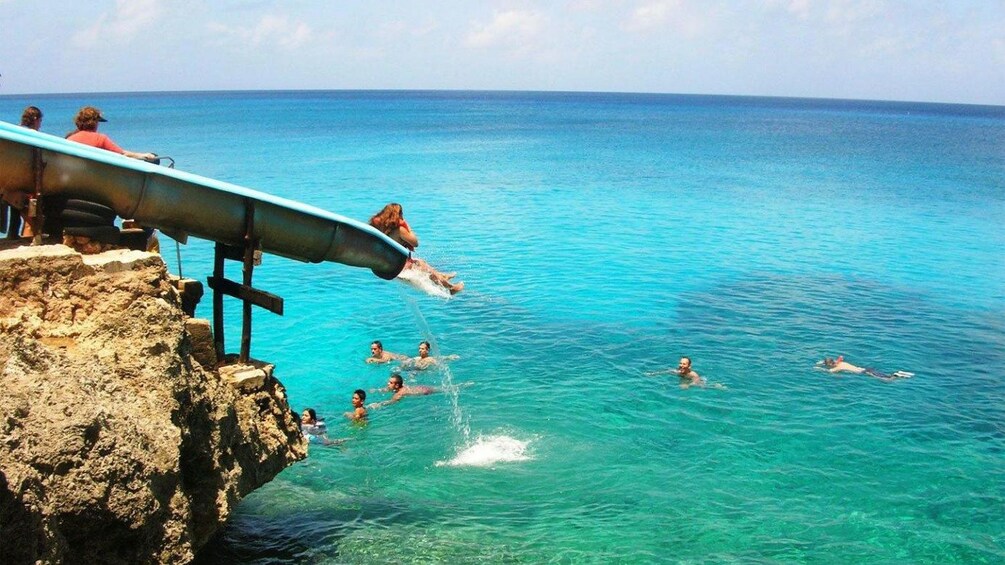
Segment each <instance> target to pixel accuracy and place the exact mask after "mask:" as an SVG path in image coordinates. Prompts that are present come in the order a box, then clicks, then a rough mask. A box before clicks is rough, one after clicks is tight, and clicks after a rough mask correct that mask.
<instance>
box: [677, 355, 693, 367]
mask: <svg viewBox="0 0 1005 565" xmlns="http://www.w3.org/2000/svg"><path fill="white" fill-rule="evenodd" d="M690 367H691V358H690V357H681V358H680V363H678V364H677V368H678V369H687V368H690Z"/></svg>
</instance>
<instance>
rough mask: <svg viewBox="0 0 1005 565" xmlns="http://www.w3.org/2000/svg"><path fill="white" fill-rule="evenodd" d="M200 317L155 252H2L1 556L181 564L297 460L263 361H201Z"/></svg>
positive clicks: (302, 451)
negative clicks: (234, 364) (228, 376)
mask: <svg viewBox="0 0 1005 565" xmlns="http://www.w3.org/2000/svg"><path fill="white" fill-rule="evenodd" d="M202 326H204V324H199V323H195V324H193V323H192V321H191V320H186V318H185V316H184V315H183V314H182V311H181V307H180V302H179V299H178V296H177V293H176V292H175V290H174V287H173V286H172V285H171V283H170V281H169V279H168V274H167V270H166V268H165V266H164V263H163V262H162V261H161V259H160V257H159V256H158V255H151V254H146V253H140V252H131V251H111V252H106V253H103V254H100V255H96V256H81V255H80V254H78V253H76V252H74V251H73V250H71V249H69V248H67V247H63V246H61V245H53V246H41V247H32V248H18V249H12V250H6V251H0V563H34V562H36V561H43V562H47V563H150V562H159V563H184V562H187V561H190V560H192V559H193V557H194V553H195V551H196V550H197V549H198V548H199V547H200V546H202V545H203V544H204V543H205V542H206V541H207V540H208V539H209V537H210V536H211V535H212V534H213V532H214V531H215V530H216V528H217V527H218V526H219V525H220V524H222V523H223V521H225V520H226V519H227V517H228V515H229V514H230V512H231V511H232V510H233V509H234V507H235V505H236V504H237V502H238V501H239V500H240V499H241V498H242V497H244V496H245V495H247V494H248V493H249V492H251V491H252V490H254V489H255V488H258V487H259V486H261V485H263V484H264V483H266V482H268V481H270V480H271V479H272V478H273V477H274V476H275V475H276V474H278V473H279V472H280V471H281V470H283V469H284V468H285V467H287V466H288V465H290V464H292V463H293V462H295V461H297V460H299V459H303V458H304V457H305V456H306V453H307V446H306V443H305V442H304V439H303V436H302V435H301V434H300V431H299V428H298V427H297V424H296V422H295V421H294V420H293V415H292V414H291V413H290V409H289V405H288V404H287V401H286V395H285V390H284V389H283V387H282V385H281V384H280V383H279V382H278V381H276V379H274V378H272V376H271V371H269V372H268V375H266V377H265V378H262V379H258V380H256V381H255V382H254V383H252V385H251V386H248V385H245V386H243V387H235V386H231V385H230V384H228V383H227V382H225V381H224V380H222V379H221V377H220V375H219V373H218V371H217V370H216V369H215V368H213V367H210V366H202V365H200V361H199V360H202V361H203V362H207V355H208V354H207V353H206V344H205V343H204V341H205V340H206V339H207V337H206V336H207V335H208V334H207V332H206V331H204V330H205V328H202ZM188 328H202V329H201V330H199V331H190V330H189V329H188ZM194 334H195V335H194ZM209 350H210V351H212V345H211V344H210V345H209ZM200 351H201V352H202V353H201V354H200V353H199V352H200ZM194 352H195V353H196V354H195V355H193V353H194ZM209 355H210V356H211V354H209Z"/></svg>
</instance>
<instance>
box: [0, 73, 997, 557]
mask: <svg viewBox="0 0 1005 565" xmlns="http://www.w3.org/2000/svg"><path fill="white" fill-rule="evenodd" d="M30 103H33V104H37V105H39V106H40V107H42V109H43V111H44V112H45V116H46V117H45V122H44V124H43V130H44V131H48V132H51V133H57V134H62V133H64V132H66V131H68V130H69V129H71V128H72V123H71V122H72V117H73V115H74V113H75V111H76V110H77V109H78V108H79V107H80V106H82V105H85V104H93V105H96V106H98V107H100V108H101V109H102V110H103V111H104V112H105V114H106V115H107V117H108V118H109V120H110V121H109V122H108V123H107V124H103V125H102V131H103V132H105V133H108V134H109V135H111V136H112V138H113V139H115V140H116V142H118V143H119V144H120V145H122V146H123V147H125V148H127V149H132V150H137V151H140V150H142V151H154V152H157V153H159V154H162V155H170V156H171V157H173V158H174V159H175V160H176V162H177V165H178V167H179V168H180V169H183V170H186V171H190V172H193V173H197V174H202V175H206V176H210V177H214V178H219V179H222V180H226V181H230V182H234V183H237V184H241V185H245V186H249V187H251V188H256V189H259V190H263V191H266V192H270V193H273V194H277V195H280V196H284V197H288V198H292V199H296V200H300V201H303V202H307V203H309V204H313V205H317V206H320V207H322V208H325V209H328V210H331V211H334V212H337V213H340V214H344V215H347V216H350V217H354V218H357V219H361V220H364V221H365V220H366V219H367V218H369V216H370V215H371V214H373V213H374V212H376V211H377V210H379V209H380V208H381V207H382V206H383V205H384V204H385V203H387V202H391V201H396V202H400V203H401V204H402V205H403V206H404V210H405V215H406V217H407V218H408V220H409V222H410V224H411V225H412V227H413V228H414V230H415V231H416V233H417V234H418V235H419V237H420V238H421V246H420V247H419V252H420V255H421V256H422V257H424V258H426V259H427V260H428V261H430V262H431V263H432V264H433V265H436V266H438V267H441V268H442V269H444V270H451V271H457V273H458V277H457V278H458V280H463V281H464V282H465V283H466V285H467V287H466V290H465V291H464V292H463V293H461V294H459V295H457V296H456V297H454V298H450V299H448V298H444V297H442V296H435V295H429V294H426V293H424V292H422V291H421V290H418V289H416V288H414V287H412V286H409V285H406V284H403V283H401V282H398V281H391V282H387V281H382V280H379V279H377V278H376V277H374V276H373V275H372V274H371V273H370V272H369V271H366V270H363V269H354V268H350V267H346V266H343V265H338V264H332V263H328V264H321V265H308V264H301V263H298V262H294V261H290V260H287V259H282V258H277V257H269V256H267V257H266V258H265V261H264V264H263V265H262V266H261V267H260V268H259V269H257V270H256V272H255V286H257V287H259V288H261V289H263V290H267V291H270V292H273V293H276V294H279V295H280V296H282V297H284V298H285V300H286V314H285V316H282V317H279V316H274V315H272V314H270V313H268V312H265V311H261V310H259V311H257V312H256V313H255V319H254V339H253V344H252V354H253V356H254V357H256V358H260V359H265V360H269V361H271V362H274V363H275V364H276V367H277V368H276V375H277V377H278V378H279V379H280V380H281V381H282V382H283V383H284V384H285V385H286V387H287V390H288V393H289V397H290V400H291V404H292V405H293V407H294V408H295V409H297V410H298V411H299V410H302V409H303V408H305V407H314V408H315V409H317V411H318V412H319V414H320V415H321V416H322V417H324V418H325V419H326V420H327V423H328V428H329V435H330V436H331V437H333V438H345V439H346V441H345V443H344V444H343V445H341V446H340V447H322V446H315V445H312V446H311V452H310V457H309V458H308V459H307V460H305V461H303V462H301V463H298V464H296V465H294V466H293V467H291V468H289V469H287V470H286V471H284V472H283V473H282V474H280V475H279V476H278V477H276V479H275V480H273V481H272V482H271V483H269V484H268V485H266V486H264V487H263V488H261V489H260V490H258V491H256V492H255V493H253V494H252V495H250V496H249V497H248V498H247V499H245V501H244V502H242V504H241V505H240V506H239V508H238V510H237V512H236V513H235V514H234V515H233V516H232V517H231V520H230V522H229V523H228V525H227V526H226V527H225V528H224V529H223V530H222V531H221V533H220V535H219V536H218V537H217V538H216V539H215V540H214V541H213V542H212V543H211V544H210V545H209V546H208V547H207V548H206V549H205V551H204V552H203V554H202V555H201V556H200V562H204V563H388V562H392V563H399V562H400V563H410V562H421V563H435V562H448V561H449V562H455V563H472V562H478V563H612V562H614V563H649V562H683V563H699V562H701V563H706V562H708V563H719V562H744V563H747V562H760V563H1001V562H1003V561H1005V534H1003V532H1005V260H1003V258H1005V253H1003V251H1002V250H1003V249H1005V108H1002V107H975V106H952V105H934V104H911V103H884V102H855V101H829V100H795V99H771V98H738V97H712V96H671V95H641V94H562V93H553V94H543V93H485V92H235V93H164V94H123V95H117V94H107V95H93V94H92V95H58V96H39V97H23V96H16V97H15V96H6V97H0V115H2V117H3V119H5V120H8V121H16V120H17V118H18V116H19V115H20V111H21V109H22V108H23V106H24V105H27V104H30ZM162 250H163V253H164V256H165V259H166V261H167V262H168V264H169V267H170V269H171V270H172V271H173V272H176V273H177V272H178V271H179V269H181V270H182V271H183V273H184V275H185V276H188V277H195V278H200V279H205V277H206V276H207V275H208V274H209V273H210V271H211V269H212V248H211V245H210V244H209V243H207V242H201V241H191V242H190V243H189V244H188V245H185V246H180V247H179V248H178V249H177V250H176V247H175V245H174V243H173V242H172V241H170V240H167V239H166V238H163V236H162ZM179 253H180V257H181V262H180V263H179V261H178V258H177V257H178V254H179ZM239 272H240V269H239V266H238V265H237V264H236V263H233V264H229V265H228V274H229V275H230V276H231V277H232V278H236V277H238V276H239ZM210 308H211V304H210V300H208V298H207V299H204V301H203V304H202V305H200V307H199V311H198V314H199V315H201V316H203V317H211V310H210ZM227 318H228V326H227V329H228V332H229V333H228V336H227V337H228V342H227V345H228V350H230V351H236V350H237V349H238V347H239V335H240V307H239V305H238V304H237V303H236V301H234V300H229V301H228V305H227ZM374 339H380V340H382V341H383V343H384V345H385V347H386V348H387V349H388V350H390V351H395V352H403V353H409V354H413V355H414V354H415V351H416V348H417V344H418V342H419V341H421V340H423V339H428V340H430V341H432V342H433V345H434V353H436V354H441V355H447V354H456V355H459V356H460V359H458V360H456V361H453V362H451V363H449V364H447V365H446V366H445V368H442V369H436V370H429V371H425V372H420V373H408V372H406V373H405V375H406V377H407V378H408V379H409V380H410V381H414V382H415V383H418V384H427V385H433V386H437V387H442V388H443V390H444V391H443V392H442V393H440V394H435V395H431V396H427V397H418V398H406V399H405V400H403V401H402V402H400V403H398V404H396V405H393V406H389V407H386V408H382V409H379V410H372V411H371V413H370V422H369V424H368V425H367V426H365V427H362V428H360V427H354V426H351V425H349V424H348V423H345V421H344V420H343V419H342V416H341V414H342V412H344V411H346V410H348V409H349V408H350V398H351V396H352V391H353V390H354V389H356V388H364V389H371V388H375V387H379V386H382V385H383V384H384V383H385V382H386V380H387V377H388V375H389V374H390V369H391V368H390V367H389V366H386V365H385V366H371V365H366V364H365V363H364V362H363V360H364V358H365V357H366V356H367V355H368V347H369V343H370V342H371V341H372V340H374ZM837 354H844V355H845V357H846V358H847V359H848V360H849V361H851V362H853V363H856V364H859V365H863V366H873V367H876V368H879V369H881V370H885V371H894V370H898V369H901V370H907V371H912V372H914V373H915V376H914V377H913V378H911V379H906V380H898V381H894V382H883V381H880V380H876V379H871V378H868V377H865V376H859V375H846V376H839V377H836V376H833V375H830V374H828V373H826V372H823V371H820V370H816V369H814V363H815V362H816V361H817V360H819V359H821V358H823V357H824V356H825V355H828V356H834V355H837ZM684 355H688V356H690V357H691V358H692V359H693V361H694V367H695V369H696V370H697V371H698V372H699V373H701V374H702V375H703V376H704V377H706V378H707V379H708V381H709V382H710V383H712V384H717V385H721V386H722V387H724V388H713V387H710V388H705V389H701V388H689V389H682V388H680V387H679V386H678V385H679V383H678V382H677V379H676V378H671V377H667V376H665V375H664V376H657V377H654V376H647V375H646V372H648V371H655V370H659V369H663V368H667V367H672V366H675V365H676V363H677V360H678V359H679V358H680V357H681V356H684ZM461 384H463V385H464V386H458V385H461ZM385 398H386V395H381V394H372V395H371V396H370V398H369V399H368V402H369V401H375V400H383V399H385Z"/></svg>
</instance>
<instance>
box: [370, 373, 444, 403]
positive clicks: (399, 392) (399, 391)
mask: <svg viewBox="0 0 1005 565" xmlns="http://www.w3.org/2000/svg"><path fill="white" fill-rule="evenodd" d="M377 392H391V393H394V394H393V395H391V398H390V399H388V400H385V401H383V402H375V403H373V404H371V405H370V407H371V408H379V407H381V406H387V405H388V404H394V403H395V402H398V401H399V400H401V399H402V398H404V397H406V396H428V395H430V394H433V393H436V392H440V389H438V388H436V387H431V386H426V385H412V386H405V381H404V379H402V378H401V375H399V374H397V373H395V374H393V375H391V376H390V377H389V378H388V379H387V386H386V387H384V388H381V389H377Z"/></svg>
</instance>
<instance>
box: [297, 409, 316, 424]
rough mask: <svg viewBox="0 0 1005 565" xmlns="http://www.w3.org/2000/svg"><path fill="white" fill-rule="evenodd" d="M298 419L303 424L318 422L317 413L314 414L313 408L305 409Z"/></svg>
mask: <svg viewBox="0 0 1005 565" xmlns="http://www.w3.org/2000/svg"><path fill="white" fill-rule="evenodd" d="M300 419H301V420H302V421H303V422H304V423H305V424H313V423H315V422H317V421H318V413H317V412H315V411H314V409H313V408H307V409H305V410H304V413H303V415H302V416H301V417H300Z"/></svg>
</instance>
